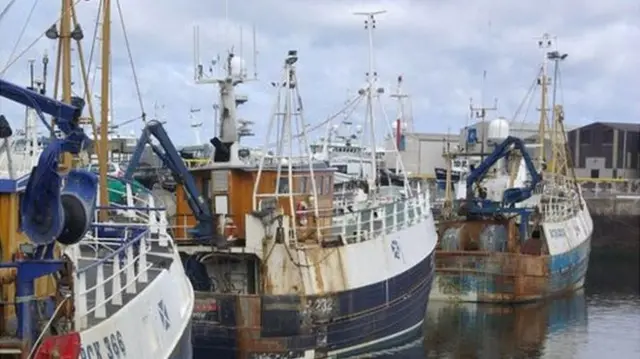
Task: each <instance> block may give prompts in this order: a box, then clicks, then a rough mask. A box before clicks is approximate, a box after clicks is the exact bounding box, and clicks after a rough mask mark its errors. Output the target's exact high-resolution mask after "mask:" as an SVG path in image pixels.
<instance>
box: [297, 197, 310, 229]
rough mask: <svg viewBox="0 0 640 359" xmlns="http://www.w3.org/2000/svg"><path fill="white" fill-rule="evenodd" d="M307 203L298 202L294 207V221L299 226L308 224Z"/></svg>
mask: <svg viewBox="0 0 640 359" xmlns="http://www.w3.org/2000/svg"><path fill="white" fill-rule="evenodd" d="M307 208H308V206H307V203H306V202H305V201H300V202H298V205H297V206H296V219H297V222H298V224H299V225H301V226H306V225H307V223H308V220H307Z"/></svg>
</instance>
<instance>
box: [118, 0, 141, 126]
mask: <svg viewBox="0 0 640 359" xmlns="http://www.w3.org/2000/svg"><path fill="white" fill-rule="evenodd" d="M116 5H117V7H118V15H119V16H120V25H121V26H122V33H123V36H124V43H125V46H126V47H127V55H128V56H129V64H130V65H131V71H132V72H133V83H134V85H135V86H136V94H137V96H138V103H139V104H140V111H141V112H142V115H141V116H142V122H146V121H147V119H146V117H147V116H146V114H145V112H144V104H143V102H142V94H141V93H140V83H139V82H138V74H137V73H136V66H135V64H134V62H133V54H132V52H131V46H130V45H129V36H128V35H127V28H126V25H125V22H124V15H123V14H122V7H121V6H120V0H116Z"/></svg>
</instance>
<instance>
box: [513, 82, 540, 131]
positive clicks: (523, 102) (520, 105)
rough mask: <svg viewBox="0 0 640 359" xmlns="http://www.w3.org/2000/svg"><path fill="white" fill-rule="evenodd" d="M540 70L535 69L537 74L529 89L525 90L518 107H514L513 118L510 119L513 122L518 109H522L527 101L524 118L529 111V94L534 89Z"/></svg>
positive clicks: (531, 98) (516, 116)
mask: <svg viewBox="0 0 640 359" xmlns="http://www.w3.org/2000/svg"><path fill="white" fill-rule="evenodd" d="M541 72H542V69H539V70H538V71H537V74H536V76H535V77H534V79H533V82H532V83H531V86H529V90H527V93H526V94H525V96H524V98H523V99H522V102H520V104H519V105H518V108H517V109H516V112H515V113H514V114H513V119H512V120H511V121H512V122H514V121H515V120H516V118H518V115H519V114H520V111H522V108H523V107H524V106H525V104H526V103H528V105H527V109H526V112H525V118H526V115H527V113H528V112H529V108H530V106H531V102H532V101H533V96H531V95H532V94H533V92H534V91H535V88H536V85H537V84H538V78H539V77H540V73H541ZM527 100H528V101H527ZM522 121H523V122H524V118H523V119H522Z"/></svg>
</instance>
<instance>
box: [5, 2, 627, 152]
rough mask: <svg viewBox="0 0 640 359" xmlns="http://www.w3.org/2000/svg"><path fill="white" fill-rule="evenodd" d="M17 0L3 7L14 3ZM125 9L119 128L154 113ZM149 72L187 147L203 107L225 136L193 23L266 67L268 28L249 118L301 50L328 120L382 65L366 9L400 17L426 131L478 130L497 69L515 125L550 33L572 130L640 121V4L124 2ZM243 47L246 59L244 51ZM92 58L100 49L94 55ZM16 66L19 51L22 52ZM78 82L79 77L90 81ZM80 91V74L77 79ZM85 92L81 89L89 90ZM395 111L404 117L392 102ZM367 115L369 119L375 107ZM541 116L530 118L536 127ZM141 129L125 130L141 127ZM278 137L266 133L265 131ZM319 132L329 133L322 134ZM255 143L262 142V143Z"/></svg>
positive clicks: (17, 77)
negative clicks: (474, 114) (472, 120)
mask: <svg viewBox="0 0 640 359" xmlns="http://www.w3.org/2000/svg"><path fill="white" fill-rule="evenodd" d="M37 2H38V4H37V6H36V8H35V10H34V13H33V16H32V17H31V19H30V21H29V22H28V24H27V26H26V31H25V33H24V36H23V37H22V39H21V42H20V43H19V44H18V46H17V50H16V53H20V52H22V51H23V50H24V49H25V48H27V46H28V45H29V44H30V43H31V42H33V40H35V39H36V38H37V37H38V36H39V35H40V34H41V33H42V32H43V31H44V30H46V29H47V28H48V27H49V26H50V24H51V23H53V22H54V21H55V20H56V19H57V17H58V14H59V9H58V7H57V4H56V1H44V0H40V1H37ZM6 3H8V0H2V1H1V2H0V4H1V5H0V6H2V7H4V6H5V4H6ZM97 3H98V1H97V0H89V1H84V0H83V1H80V3H79V4H78V8H79V13H80V16H81V19H80V21H81V23H82V24H83V28H84V30H85V45H84V46H85V52H88V49H89V47H90V45H91V39H92V32H93V31H92V29H93V27H94V23H95V18H96V13H95V9H96V7H97ZM112 3H113V20H114V21H113V33H114V34H113V47H112V52H113V57H114V68H113V88H114V90H113V91H114V107H115V108H114V110H113V114H114V122H116V123H118V122H122V121H125V120H128V119H130V118H135V117H136V116H139V114H140V108H139V105H138V102H137V99H136V92H135V86H134V84H133V79H132V78H133V76H132V71H131V67H130V65H129V61H128V56H127V51H126V47H125V46H124V42H123V36H122V30H121V25H120V21H119V18H118V11H117V6H116V1H115V0H112ZM33 4H34V0H20V1H17V2H16V4H14V6H13V8H12V9H11V10H10V11H9V12H8V13H7V15H6V16H5V17H4V18H3V19H2V20H1V22H0V31H1V32H2V34H3V35H2V37H3V41H2V43H1V44H0V69H2V68H4V67H5V66H4V64H5V63H6V62H7V61H8V60H9V58H10V54H11V53H12V49H13V48H14V45H15V42H16V40H17V39H18V38H19V36H18V34H19V33H20V29H21V28H22V27H23V26H24V24H25V21H26V19H27V16H28V14H29V11H30V9H31V7H32V5H33ZM121 5H122V9H123V12H124V18H125V23H126V27H127V33H128V36H129V40H130V43H131V48H132V51H133V58H134V61H135V66H136V69H137V72H138V80H139V84H140V88H141V91H142V96H143V101H144V106H145V111H146V112H147V114H148V116H149V117H153V115H154V104H155V103H157V104H158V107H161V106H164V109H163V110H162V109H161V110H160V111H159V114H160V115H161V116H163V117H164V118H165V119H166V120H167V121H168V123H167V125H166V126H167V127H168V129H169V131H170V134H171V135H172V137H173V138H174V141H175V142H177V143H178V144H191V143H193V142H194V139H195V136H194V134H193V131H192V130H191V129H190V128H189V124H190V121H189V118H188V117H189V109H190V108H191V107H194V108H201V109H202V111H201V112H200V113H199V114H198V115H199V117H200V119H201V120H203V121H204V122H205V125H204V127H203V128H202V132H204V133H205V134H204V135H203V138H209V137H210V136H211V134H212V132H213V120H212V113H213V110H212V104H213V103H214V102H215V101H216V100H217V90H216V89H215V88H214V86H213V85H195V84H194V81H193V65H192V63H193V60H192V58H193V46H192V37H193V26H194V25H199V26H200V32H201V35H200V37H201V42H202V46H201V57H202V60H203V61H207V60H208V59H211V58H215V57H216V55H217V54H221V55H222V56H224V53H225V50H226V48H227V47H228V46H229V45H230V44H235V48H236V49H239V46H240V41H239V39H240V36H239V29H240V28H243V34H244V36H243V38H244V41H243V42H244V50H243V54H244V55H245V56H244V57H245V58H246V60H245V62H246V63H247V64H248V66H249V71H250V72H253V69H252V62H253V61H252V59H251V57H252V56H251V55H250V54H251V50H252V49H251V46H250V45H251V28H252V24H255V26H256V29H257V47H258V51H259V55H258V66H257V67H258V81H255V82H251V83H248V84H246V85H243V86H242V87H241V88H240V89H239V92H241V93H243V94H246V95H248V96H249V102H248V103H247V104H245V105H244V106H243V107H242V108H241V109H240V116H241V117H243V118H245V119H248V120H252V121H255V122H256V132H258V134H261V133H260V131H261V130H262V131H263V130H264V128H265V127H266V123H267V121H268V120H269V116H270V112H271V111H272V107H273V103H274V101H275V92H274V90H273V89H272V88H271V86H270V85H269V83H270V82H271V81H274V80H276V79H278V78H280V76H281V75H280V71H281V69H282V61H283V59H284V55H285V54H286V52H287V50H290V49H296V50H298V53H299V56H300V60H299V62H298V64H299V65H298V72H299V77H300V91H301V95H302V98H303V101H304V104H305V107H304V108H305V115H306V121H307V122H309V123H315V122H319V121H322V120H324V119H325V118H326V117H327V116H328V115H330V114H331V113H332V112H335V110H337V109H339V108H340V106H341V104H342V103H344V101H345V100H346V99H347V98H348V94H349V93H350V92H351V93H353V92H354V91H356V90H357V89H358V87H360V86H361V85H362V84H363V81H364V73H365V71H366V70H367V67H368V60H367V34H366V31H365V30H364V26H363V20H364V19H363V18H361V17H357V16H354V15H352V13H353V12H354V11H373V10H387V13H386V14H383V15H380V16H379V17H378V19H377V22H378V23H377V25H378V28H377V30H376V33H375V54H376V63H377V70H378V73H379V75H380V77H381V83H382V84H383V85H385V86H386V90H387V93H390V92H392V91H394V88H395V80H396V78H397V76H398V75H399V74H403V75H404V78H405V90H406V92H408V93H409V94H410V95H411V96H412V103H413V117H414V122H415V128H416V130H417V131H420V132H446V131H447V130H450V131H452V132H454V131H455V132H457V131H458V130H459V129H460V128H461V127H462V126H464V125H465V124H466V121H467V117H468V106H469V98H470V97H473V98H474V101H475V102H476V103H477V104H478V105H479V102H480V98H481V92H482V91H481V90H482V88H483V86H482V83H483V81H482V78H483V72H484V71H486V82H485V86H484V98H485V105H492V103H493V98H494V97H495V98H498V108H499V109H498V113H497V114H499V115H502V116H505V117H508V118H510V117H512V116H513V114H514V112H515V111H516V108H517V107H518V104H519V103H520V102H521V101H522V99H523V98H524V97H525V94H526V92H527V89H528V87H529V86H530V84H531V82H532V81H533V80H534V77H535V73H536V68H537V66H538V65H539V64H540V62H541V59H542V57H543V55H542V52H541V51H540V50H539V49H538V46H537V40H536V38H537V37H539V36H541V35H542V34H543V33H545V32H548V33H550V34H552V35H555V36H557V38H558V42H557V45H558V48H559V50H560V51H561V52H566V53H568V54H569V56H568V58H567V60H566V61H565V63H564V64H563V67H562V92H561V93H560V95H561V96H562V98H563V99H564V103H565V114H566V119H567V122H568V123H571V124H587V123H589V122H592V121H597V120H600V121H616V122H636V123H637V122H639V121H640V85H639V84H640V50H639V49H638V44H640V2H638V1H637V0H607V1H596V0H563V1H548V0H536V1H532V0H528V1H513V0H475V1H472V0H450V1H443V0H416V1H403V0H394V1H374V0H369V1H349V0H315V1H311V0H243V1H230V2H229V10H228V14H229V15H228V20H225V4H224V1H222V0H210V1H196V0H183V1H175V0H173V1H169V0H136V1H127V0H121ZM45 50H46V51H48V52H49V54H50V57H51V59H52V62H53V60H55V59H54V58H55V56H54V54H55V47H54V43H53V42H52V41H51V40H47V39H46V38H44V39H42V40H40V41H39V42H37V43H36V45H35V46H33V47H32V48H31V49H30V50H29V51H27V52H26V53H25V55H24V56H23V57H22V58H20V59H18V60H17V61H16V62H15V64H14V65H13V66H11V67H10V68H9V70H8V71H7V72H6V73H5V75H4V77H5V78H6V79H9V80H11V81H15V82H19V83H24V84H26V81H27V78H28V77H27V66H28V62H27V60H28V59H29V58H37V57H38V56H40V55H41V54H42V53H43V52H44V51H45ZM238 52H239V51H238ZM87 56H88V54H87ZM14 57H15V55H14ZM76 74H77V72H76ZM74 80H75V81H76V82H80V78H79V77H78V76H77V75H76V77H75V79H74ZM78 89H80V87H78ZM387 104H388V106H387V112H388V113H389V114H390V116H391V115H392V114H393V113H394V112H395V106H394V103H393V102H392V101H391V100H388V101H387ZM0 111H4V112H5V113H6V114H7V115H10V116H11V120H12V122H14V123H18V122H19V121H22V114H21V113H20V112H19V111H18V108H17V107H16V106H13V105H11V104H9V103H8V102H7V101H6V100H0ZM362 111H363V110H362ZM534 111H535V109H533V108H532V109H531V110H530V113H529V115H528V116H527V118H528V119H530V120H534V116H535V115H536V114H535V113H534ZM140 128H141V124H140V123H139V122H134V123H133V124H132V125H130V126H127V127H125V129H124V131H125V132H130V131H136V132H137V131H139V129H140ZM262 133H264V132H262ZM315 135H317V136H319V135H320V133H318V134H315ZM251 142H255V143H256V144H259V143H262V139H260V138H257V137H256V138H253V139H252V140H251Z"/></svg>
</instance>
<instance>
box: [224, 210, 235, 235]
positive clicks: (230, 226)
mask: <svg viewBox="0 0 640 359" xmlns="http://www.w3.org/2000/svg"><path fill="white" fill-rule="evenodd" d="M224 237H225V238H226V239H227V241H233V240H235V239H236V238H237V236H236V225H235V223H234V222H233V218H231V217H230V216H226V218H225V219H224Z"/></svg>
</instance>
